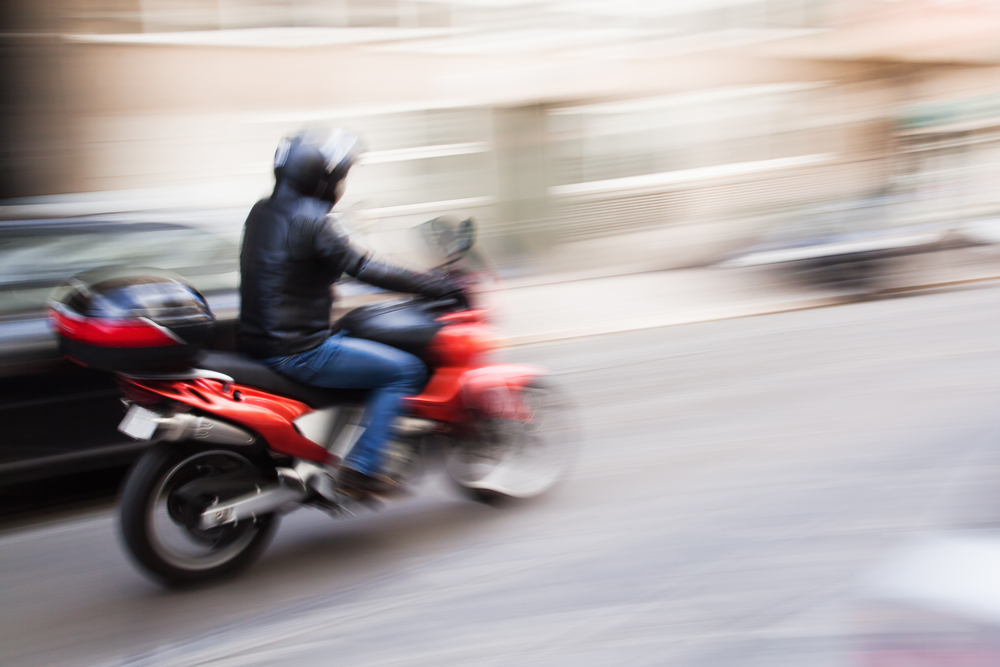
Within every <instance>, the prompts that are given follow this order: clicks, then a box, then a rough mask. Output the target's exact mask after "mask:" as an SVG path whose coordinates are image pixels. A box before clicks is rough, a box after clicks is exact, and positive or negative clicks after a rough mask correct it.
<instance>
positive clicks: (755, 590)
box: [0, 285, 1000, 667]
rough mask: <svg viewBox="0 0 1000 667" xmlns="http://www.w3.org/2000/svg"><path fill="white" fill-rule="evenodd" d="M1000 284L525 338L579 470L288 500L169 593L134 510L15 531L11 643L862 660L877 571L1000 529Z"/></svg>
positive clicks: (643, 661) (71, 651)
mask: <svg viewBox="0 0 1000 667" xmlns="http://www.w3.org/2000/svg"><path fill="white" fill-rule="evenodd" d="M998 331H1000V286H998V285H987V286H979V287H976V288H970V289H964V290H958V291H949V292H938V293H924V294H920V295H916V296H909V297H905V298H898V299H892V300H883V301H873V302H866V303H859V304H854V305H847V306H839V307H836V308H826V309H817V310H808V311H801V312H794V313H785V314H780V315H771V316H762V317H754V318H746V319H740V320H729V321H721V322H712V323H706V324H697V325H687V326H678V327H671V328H666V329H656V330H648V331H642V332H634V333H626V334H617V335H612V336H597V337H590V338H581V339H576V340H569V341H564V342H560V343H550V344H546V345H536V346H531V347H525V348H518V349H515V350H512V351H511V352H510V353H509V355H508V356H509V357H510V358H513V359H517V360H521V361H532V362H538V363H544V364H545V365H547V366H549V367H551V368H553V369H555V371H556V373H557V374H558V376H559V379H560V382H561V383H562V384H563V386H564V387H566V388H567V389H568V390H569V392H570V393H571V395H572V396H573V398H574V399H575V401H576V403H577V405H578V410H579V416H580V420H581V422H582V425H583V426H584V428H585V431H586V438H585V442H584V447H583V453H582V456H581V458H580V461H579V463H578V466H577V467H576V469H575V471H574V472H573V474H572V475H571V477H570V478H569V479H568V480H567V481H566V483H565V484H563V485H562V486H561V487H560V488H559V489H557V491H556V492H554V493H553V494H551V495H550V496H548V497H546V498H544V499H542V500H540V501H537V502H533V503H528V504H523V505H518V506H514V507H508V508H505V509H499V510H498V509H492V508H489V507H484V506H479V505H476V504H473V503H470V502H467V501H465V500H462V499H461V498H459V497H458V496H456V495H455V494H453V493H451V492H450V491H449V490H448V489H447V488H445V487H444V486H443V485H442V484H438V483H435V482H433V481H432V482H431V483H430V484H429V485H428V487H427V488H426V489H424V491H423V493H421V494H420V495H419V496H418V497H416V498H414V499H412V500H409V501H406V502H404V503H401V504H397V505H394V506H391V507H388V508H386V509H385V510H384V511H383V512H381V513H378V514H371V515H366V516H360V517H357V518H355V519H351V520H348V521H340V522H335V521H333V520H331V519H329V518H328V517H326V516H325V515H323V514H321V513H319V512H315V511H300V512H298V513H295V514H293V515H291V516H289V517H286V519H285V521H284V523H283V524H282V526H281V529H280V530H279V532H278V535H277V538H276V540H275V542H274V544H272V546H271V548H270V549H269V551H268V552H267V553H266V555H265V556H264V558H263V559H262V560H261V561H260V562H259V563H258V564H257V565H256V566H255V567H254V568H252V569H251V570H250V571H249V572H247V573H246V574H245V575H244V576H242V577H241V578H239V579H236V580H233V581H229V582H225V583H222V584H219V585H216V586H213V587H209V588H205V589H200V590H195V591H186V592H167V591H163V590H161V589H159V588H157V587H156V586H155V585H153V584H152V583H149V582H148V581H146V580H145V579H144V578H143V577H142V576H141V575H140V574H139V573H138V572H137V571H136V570H135V569H134V568H133V567H132V565H131V564H130V563H129V561H128V559H127V558H126V556H125V555H124V553H123V551H122V548H121V546H120V544H119V541H118V538H117V533H116V527H115V524H114V516H113V514H112V513H110V512H107V511H99V512H96V513H91V514H89V515H87V516H82V517H80V516H78V517H75V518H65V519H62V520H59V521H55V522H53V523H48V524H45V525H36V526H33V527H31V528H26V529H25V528H21V529H18V530H15V531H8V532H5V533H3V534H2V535H0V590H2V591H3V604H2V605H0V664H3V665H47V666H48V665H62V664H66V665H76V664H81V665H105V664H107V665H227V666H228V665H271V664H287V665H351V666H353V667H360V666H362V665H421V666H422V665H427V666H432V665H434V666H438V665H498V666H499V665H511V664H518V665H611V664H630V665H685V666H687V665H692V666H694V665H697V666H699V667H700V666H708V665H713V666H714V665H727V666H728V665H751V666H757V665H761V666H764V665H767V666H768V667H783V666H786V665H787V666H793V665H794V666H796V667H799V666H802V665H809V666H813V665H818V666H826V665H849V664H856V663H855V660H856V655H855V654H854V650H855V648H856V641H857V628H856V627H855V625H853V623H854V620H853V619H854V616H853V615H852V610H853V608H854V602H855V600H856V597H857V594H858V592H859V585H860V584H859V582H860V581H862V577H863V575H864V574H865V573H866V572H868V571H869V569H870V568H871V567H872V566H873V565H875V564H876V563H878V562H880V561H881V560H882V559H883V558H884V557H886V556H887V555H888V554H890V553H892V552H893V551H894V550H895V549H897V548H898V547H900V545H903V544H905V543H906V542H907V541H908V540H910V539H911V538H912V537H913V536H914V535H919V534H923V533H925V532H927V531H936V530H942V529H944V530H955V529H963V530H974V531H979V532H990V531H992V530H994V529H996V528H998V527H1000V484H998V483H997V482H996V480H997V479H998V477H1000V476H998V474H997V473H998V472H1000V419H998V417H997V414H998V411H997V409H996V407H997V405H998V404H1000V336H998V333H997V332H998Z"/></svg>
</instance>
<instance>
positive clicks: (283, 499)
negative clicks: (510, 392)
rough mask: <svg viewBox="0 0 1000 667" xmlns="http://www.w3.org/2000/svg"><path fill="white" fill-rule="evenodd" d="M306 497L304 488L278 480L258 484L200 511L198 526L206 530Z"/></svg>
mask: <svg viewBox="0 0 1000 667" xmlns="http://www.w3.org/2000/svg"><path fill="white" fill-rule="evenodd" d="M305 497H306V489H305V487H303V486H299V485H296V484H288V483H283V482H279V483H277V484H275V483H271V484H268V485H267V486H258V487H257V488H256V489H255V490H254V491H252V492H250V493H247V494H244V495H242V496H239V497H237V498H233V499H232V500H227V501H225V502H222V503H219V504H217V505H213V506H212V507H209V508H208V509H206V510H205V511H203V512H202V513H201V517H200V518H199V520H198V527H199V528H201V529H203V530H207V529H209V528H215V527H217V526H222V525H225V524H230V523H236V522H237V521H243V520H245V519H255V518H256V517H258V516H263V515H265V514H270V513H271V512H274V511H276V510H279V509H281V508H282V507H284V506H285V505H288V504H289V503H293V502H299V501H301V500H302V499H304V498H305Z"/></svg>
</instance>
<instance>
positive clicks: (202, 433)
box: [154, 412, 256, 445]
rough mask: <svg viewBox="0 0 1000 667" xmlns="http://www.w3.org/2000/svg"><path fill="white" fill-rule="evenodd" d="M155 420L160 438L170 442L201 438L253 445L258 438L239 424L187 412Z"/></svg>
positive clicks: (231, 443) (203, 440) (224, 442)
mask: <svg viewBox="0 0 1000 667" xmlns="http://www.w3.org/2000/svg"><path fill="white" fill-rule="evenodd" d="M154 421H156V423H157V424H158V429H157V430H159V431H160V432H161V436H160V438H161V439H162V440H166V441H168V442H176V441H179V440H200V441H201V442H214V443H217V444H220V445H252V444H253V443H254V441H255V440H256V438H255V437H254V436H253V434H252V433H249V432H248V431H244V430H243V429H241V428H239V427H237V426H233V425H232V424H227V423H226V422H223V421H219V420H217V419H212V418H211V417H198V416H195V415H192V414H188V413H186V412H179V413H177V414H175V415H171V416H170V417H159V418H157V419H155V420H154Z"/></svg>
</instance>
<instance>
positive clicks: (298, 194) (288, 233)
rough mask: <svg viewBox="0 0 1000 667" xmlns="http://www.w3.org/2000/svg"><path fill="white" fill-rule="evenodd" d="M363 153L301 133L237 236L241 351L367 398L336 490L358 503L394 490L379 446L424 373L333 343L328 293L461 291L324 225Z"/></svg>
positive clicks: (339, 338) (378, 351)
mask: <svg viewBox="0 0 1000 667" xmlns="http://www.w3.org/2000/svg"><path fill="white" fill-rule="evenodd" d="M359 151H360V146H359V141H358V137H357V136H355V135H354V134H352V133H351V132H349V131H347V130H343V129H335V130H333V131H327V130H310V131H305V132H302V133H299V134H297V135H295V136H292V137H290V138H288V139H283V140H282V141H281V143H280V144H279V145H278V149H277V151H276V152H275V157H274V176H275V186H274V191H273V192H272V193H271V196H270V197H269V198H267V199H262V200H261V201H259V202H257V204H256V205H255V206H254V207H253V209H252V210H251V211H250V215H249V216H248V217H247V220H246V224H245V226H244V230H243V246H242V249H241V252H240V273H241V284H240V297H241V307H240V330H239V334H238V347H239V349H240V351H241V352H243V353H245V354H247V355H249V356H252V357H254V358H257V359H261V360H263V361H264V362H265V363H266V364H268V365H269V366H271V367H272V368H274V369H275V370H276V371H278V372H280V373H282V374H284V375H286V376H288V377H290V378H292V379H293V380H296V381H298V382H303V383H306V384H311V385H316V386H320V387H336V388H344V389H361V388H365V389H372V390H373V391H372V393H371V396H370V398H369V400H368V404H367V406H366V409H365V415H364V419H363V425H364V426H365V430H364V433H363V434H362V435H361V437H360V438H359V439H358V441H357V443H356V444H355V445H354V447H353V448H352V449H351V451H350V452H349V453H348V455H347V457H346V459H345V461H344V464H343V466H342V467H341V469H340V472H339V473H338V475H339V476H338V484H339V486H340V488H341V489H342V490H344V491H345V492H347V493H349V494H352V495H354V496H356V497H364V496H367V495H373V494H374V495H383V494H386V493H391V492H392V491H393V490H395V489H396V488H397V487H398V484H397V482H396V481H395V480H392V479H390V478H389V477H387V476H385V475H383V474H382V458H383V452H384V449H385V443H386V441H387V439H388V436H389V430H390V428H391V424H392V421H393V419H394V418H395V417H396V416H397V415H398V414H399V413H400V410H401V407H402V399H403V397H404V396H408V395H414V394H417V393H419V392H420V390H421V389H422V388H423V386H424V384H425V383H426V380H427V368H426V366H424V364H423V362H421V361H420V360H419V359H417V358H416V357H415V356H413V355H411V354H409V353H406V352H403V351H402V350H399V349H396V348H393V347H389V346H387V345H383V344H381V343H376V342H374V341H369V340H362V339H357V338H351V337H349V336H346V335H343V333H342V332H338V333H335V334H332V335H331V327H330V311H331V307H332V305H333V298H334V294H333V288H332V286H333V284H334V283H335V282H336V281H337V280H338V279H340V277H341V275H342V274H344V273H347V274H348V275H351V276H353V277H354V278H356V279H358V280H360V281H362V282H365V283H368V284H371V285H374V286H376V287H381V288H383V289H387V290H391V291H395V292H407V293H414V294H421V295H426V296H430V297H434V298H439V297H445V296H449V295H454V294H456V293H457V291H458V290H457V288H456V286H455V285H454V284H453V283H452V282H451V281H449V280H448V279H446V278H444V277H441V276H437V275H434V274H426V273H416V272H412V271H408V270H406V269H402V268H398V267H394V266H390V265H388V264H384V263H381V262H379V261H376V260H375V259H373V258H372V257H371V256H370V255H368V254H367V253H365V252H363V251H361V250H360V249H358V248H356V247H355V246H354V245H352V244H351V242H350V240H349V239H348V238H347V236H346V235H345V234H343V233H342V232H341V231H340V230H339V229H338V227H337V225H336V222H335V221H334V220H332V219H331V218H330V217H328V214H329V213H330V210H331V208H332V207H333V205H334V204H335V203H336V202H337V201H338V200H339V199H340V197H341V195H342V194H343V190H344V179H345V178H346V176H347V173H348V171H349V170H350V169H351V167H352V166H353V165H354V163H355V162H356V160H357V158H358V156H359Z"/></svg>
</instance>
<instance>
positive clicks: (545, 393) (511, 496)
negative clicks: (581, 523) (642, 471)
mask: <svg viewBox="0 0 1000 667" xmlns="http://www.w3.org/2000/svg"><path fill="white" fill-rule="evenodd" d="M521 401H522V402H523V405H524V406H525V407H526V408H527V409H528V412H529V414H528V415H526V418H521V419H507V418H501V419H483V420H481V422H480V423H479V425H478V426H479V437H478V438H476V439H475V440H474V441H471V442H466V443H462V445H460V446H458V447H456V448H455V449H454V450H453V451H452V452H451V455H450V456H449V458H448V460H447V464H446V470H447V472H448V475H449V477H451V479H452V481H453V482H455V484H457V485H458V487H459V488H460V489H461V490H462V491H463V492H464V493H465V494H466V495H468V496H469V497H471V498H472V499H474V500H476V501H478V502H482V503H486V504H490V505H499V504H503V503H506V502H510V501H512V500H525V499H528V498H534V497H537V496H540V495H542V494H544V493H546V492H547V491H549V490H550V489H551V488H552V487H553V486H555V485H556V483H557V482H558V481H559V480H560V479H561V478H562V477H563V476H564V475H565V473H566V471H567V470H568V469H569V467H570V466H571V464H572V462H573V461H574V459H575V458H576V453H577V450H578V449H579V444H580V442H579V433H578V430H577V428H576V422H575V415H574V413H573V410H572V406H571V405H570V403H569V401H568V399H567V398H566V397H565V396H564V395H563V393H562V392H561V391H560V390H559V389H558V388H557V387H556V386H555V385H554V384H552V383H551V382H549V381H547V380H545V379H541V378H536V379H534V380H532V381H531V382H529V383H528V384H527V385H525V386H524V388H522V389H521ZM522 417H525V416H524V415H522Z"/></svg>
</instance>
